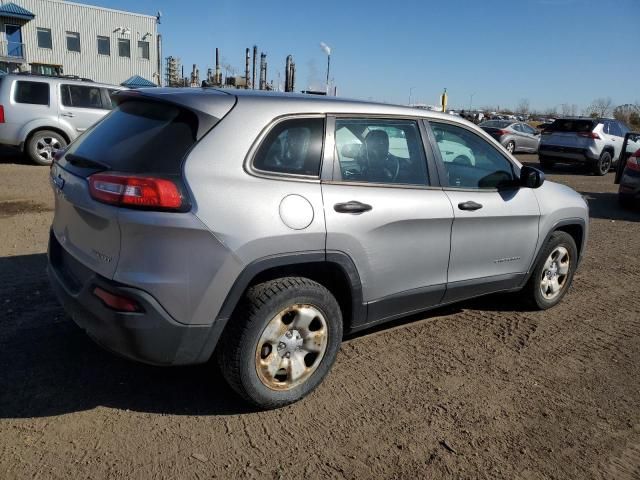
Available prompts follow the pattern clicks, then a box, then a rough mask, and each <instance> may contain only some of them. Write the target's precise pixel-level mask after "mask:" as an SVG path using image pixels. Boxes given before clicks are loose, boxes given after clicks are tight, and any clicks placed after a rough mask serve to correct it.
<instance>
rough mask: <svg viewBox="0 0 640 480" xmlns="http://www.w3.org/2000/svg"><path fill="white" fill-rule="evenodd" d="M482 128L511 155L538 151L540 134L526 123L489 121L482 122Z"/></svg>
mask: <svg viewBox="0 0 640 480" xmlns="http://www.w3.org/2000/svg"><path fill="white" fill-rule="evenodd" d="M480 128H482V129H483V130H484V131H485V132H487V133H488V134H489V135H491V136H492V137H493V138H495V139H496V140H497V141H498V142H500V144H502V146H503V147H504V148H506V149H507V151H508V152H509V153H514V152H532V153H535V152H537V151H538V144H539V143H540V133H539V132H538V131H537V130H536V129H535V128H532V127H530V126H529V125H527V124H526V123H522V122H514V121H512V120H489V121H486V122H482V123H481V124H480Z"/></svg>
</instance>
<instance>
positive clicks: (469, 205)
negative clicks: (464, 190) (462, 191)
mask: <svg viewBox="0 0 640 480" xmlns="http://www.w3.org/2000/svg"><path fill="white" fill-rule="evenodd" d="M458 208H459V209H460V210H470V211H474V210H480V209H481V208H482V204H481V203H476V202H474V201H473V200H468V201H466V202H461V203H459V204H458Z"/></svg>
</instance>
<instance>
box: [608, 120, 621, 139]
mask: <svg viewBox="0 0 640 480" xmlns="http://www.w3.org/2000/svg"><path fill="white" fill-rule="evenodd" d="M609 135H615V136H616V137H624V134H623V133H622V129H621V128H620V125H619V124H618V122H613V121H611V122H609Z"/></svg>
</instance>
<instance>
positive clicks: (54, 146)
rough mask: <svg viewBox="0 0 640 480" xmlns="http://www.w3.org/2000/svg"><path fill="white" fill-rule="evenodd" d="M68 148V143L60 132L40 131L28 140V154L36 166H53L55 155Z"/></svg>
mask: <svg viewBox="0 0 640 480" xmlns="http://www.w3.org/2000/svg"><path fill="white" fill-rule="evenodd" d="M66 146H67V141H66V140H65V138H64V137H63V136H62V135H60V134H59V133H58V132H54V131H52V130H38V131H37V132H34V133H32V134H31V135H30V136H29V139H28V140H27V148H26V153H27V156H28V157H29V159H30V160H31V161H32V162H33V163H35V164H36V165H51V162H53V155H54V154H55V153H56V152H57V151H58V150H61V149H63V148H65V147H66Z"/></svg>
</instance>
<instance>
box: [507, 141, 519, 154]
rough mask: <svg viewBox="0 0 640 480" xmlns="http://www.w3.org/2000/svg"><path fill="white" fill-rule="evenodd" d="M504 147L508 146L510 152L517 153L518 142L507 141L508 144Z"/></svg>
mask: <svg viewBox="0 0 640 480" xmlns="http://www.w3.org/2000/svg"><path fill="white" fill-rule="evenodd" d="M504 148H506V149H507V152H509V153H515V152H516V142H514V141H513V140H509V141H508V142H507V144H506V145H505V146H504Z"/></svg>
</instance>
